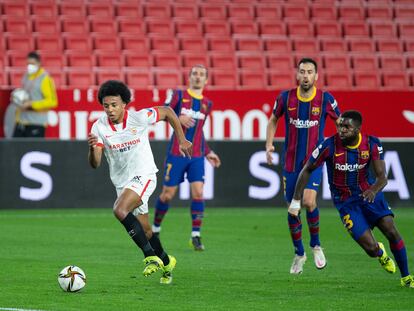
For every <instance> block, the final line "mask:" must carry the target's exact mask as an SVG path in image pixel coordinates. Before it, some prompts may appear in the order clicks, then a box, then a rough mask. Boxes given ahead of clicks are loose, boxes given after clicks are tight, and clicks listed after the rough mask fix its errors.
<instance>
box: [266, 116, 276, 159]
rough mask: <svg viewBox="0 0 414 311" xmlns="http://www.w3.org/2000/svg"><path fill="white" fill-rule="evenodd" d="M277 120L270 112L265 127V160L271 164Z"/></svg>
mask: <svg viewBox="0 0 414 311" xmlns="http://www.w3.org/2000/svg"><path fill="white" fill-rule="evenodd" d="M277 121H278V118H277V117H275V115H274V114H273V113H272V115H271V116H270V118H269V122H268V123H267V127H266V160H267V164H269V165H272V161H273V156H272V153H273V152H274V151H275V147H274V146H273V139H274V137H275V133H276V129H277Z"/></svg>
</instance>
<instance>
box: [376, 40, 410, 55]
mask: <svg viewBox="0 0 414 311" xmlns="http://www.w3.org/2000/svg"><path fill="white" fill-rule="evenodd" d="M376 44H377V51H378V52H381V53H402V52H403V50H404V48H403V44H402V42H401V41H400V40H398V39H391V38H390V39H380V40H376Z"/></svg>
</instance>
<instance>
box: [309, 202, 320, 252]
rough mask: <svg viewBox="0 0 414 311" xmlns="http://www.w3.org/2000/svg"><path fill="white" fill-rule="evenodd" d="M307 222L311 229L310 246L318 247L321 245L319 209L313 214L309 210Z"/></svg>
mask: <svg viewBox="0 0 414 311" xmlns="http://www.w3.org/2000/svg"><path fill="white" fill-rule="evenodd" d="M306 220H307V222H308V227H309V234H310V246H311V247H315V246H316V245H321V242H320V241H319V208H315V209H314V210H313V211H312V212H309V211H308V210H307V211H306Z"/></svg>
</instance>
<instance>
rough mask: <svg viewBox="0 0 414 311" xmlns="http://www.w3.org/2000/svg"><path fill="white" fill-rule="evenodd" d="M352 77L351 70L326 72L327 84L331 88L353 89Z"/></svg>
mask: <svg viewBox="0 0 414 311" xmlns="http://www.w3.org/2000/svg"><path fill="white" fill-rule="evenodd" d="M352 84H353V83H352V77H351V75H350V72H335V71H334V72H325V85H326V87H328V88H330V89H336V90H343V89H345V90H350V89H352Z"/></svg>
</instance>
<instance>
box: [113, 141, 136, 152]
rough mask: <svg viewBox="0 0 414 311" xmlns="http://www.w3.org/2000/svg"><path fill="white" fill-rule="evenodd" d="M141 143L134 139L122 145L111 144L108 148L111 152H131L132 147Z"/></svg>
mask: <svg viewBox="0 0 414 311" xmlns="http://www.w3.org/2000/svg"><path fill="white" fill-rule="evenodd" d="M140 142H141V140H140V139H139V138H138V139H134V140H131V141H127V142H126V143H122V144H112V145H110V146H109V148H110V149H111V150H117V151H119V152H125V151H129V150H131V147H132V146H135V145H137V144H139V143H140Z"/></svg>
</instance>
